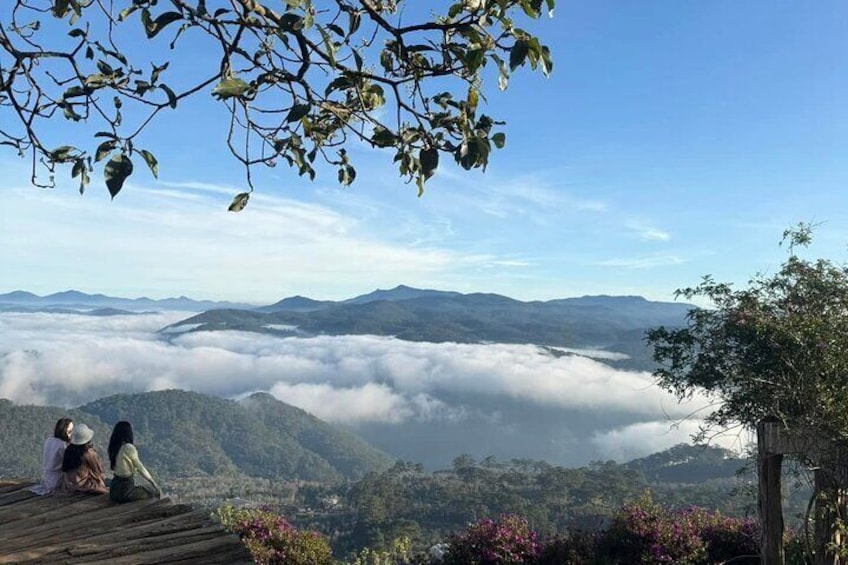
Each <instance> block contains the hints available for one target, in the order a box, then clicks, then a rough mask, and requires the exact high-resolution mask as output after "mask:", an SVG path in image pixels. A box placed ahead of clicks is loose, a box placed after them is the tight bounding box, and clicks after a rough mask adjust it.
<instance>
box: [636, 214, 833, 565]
mask: <svg viewBox="0 0 848 565" xmlns="http://www.w3.org/2000/svg"><path fill="white" fill-rule="evenodd" d="M783 241H784V243H788V248H789V257H788V259H787V260H786V261H785V262H784V263H783V264H782V265H781V267H780V269H779V270H778V271H777V272H776V273H775V274H773V275H770V276H767V275H757V276H755V277H754V278H753V279H752V280H750V281H749V283H748V286H747V288H744V289H741V290H733V289H732V287H731V286H730V285H728V284H722V283H717V282H715V281H714V280H713V279H712V278H710V277H705V278H704V280H703V281H702V282H701V284H700V285H698V286H696V287H694V288H687V289H684V290H681V291H678V294H679V295H682V296H684V297H686V298H687V299H692V298H695V297H701V298H704V299H706V300H707V301H709V302H710V303H711V307H708V308H701V309H695V310H692V311H691V312H690V313H689V316H688V325H687V326H686V327H684V328H679V329H667V328H659V329H655V330H652V331H650V332H649V333H648V342H649V344H650V345H652V346H653V347H654V358H655V360H656V361H657V362H658V363H660V365H661V367H660V368H659V369H658V370H657V371H656V372H655V373H654V376H655V377H656V379H657V382H658V383H659V385H660V386H661V387H663V388H664V389H666V390H668V391H671V392H673V393H675V394H676V395H677V396H678V397H679V398H680V399H684V398H687V397H691V396H692V395H693V394H695V393H696V392H700V393H704V394H706V395H708V396H709V397H711V398H713V399H714V400H715V401H716V404H715V405H714V407H713V408H714V411H713V412H711V413H710V414H708V415H707V416H706V422H707V425H708V427H711V428H725V427H727V426H729V425H732V424H737V425H739V424H741V425H743V426H745V427H747V428H749V429H754V428H755V427H756V426H757V424H758V422H760V421H761V420H766V421H769V420H771V421H775V420H776V421H777V422H779V423H780V427H781V429H782V431H784V432H787V437H794V438H796V441H795V442H794V443H795V444H796V445H794V446H793V452H795V453H796V455H795V456H796V457H798V458H800V459H801V460H804V461H810V462H812V463H813V464H814V466H815V487H814V489H815V490H814V499H815V503H816V508H817V511H816V516H817V519H816V540H817V542H816V543H817V544H818V547H819V554H820V555H819V558H820V559H823V558H825V557H826V556H830V557H833V556H834V555H842V556H846V554H848V547H846V545H845V541H844V540H845V539H846V537H845V534H846V533H848V529H846V523H848V522H846V521H845V518H844V516H845V515H846V512H848V507H846V505H845V501H846V498H845V497H844V489H846V488H848V481H846V470H848V461H846V453H848V451H846V446H848V443H846V441H848V267H846V266H845V265H837V264H835V263H833V262H831V261H828V260H824V259H818V260H806V259H803V258H801V257H799V256H798V254H797V253H796V251H797V250H798V249H799V248H800V247H806V246H808V245H809V244H810V242H811V230H810V226H808V225H805V224H800V225H799V226H798V227H797V228H795V229H790V230H787V231H786V232H784V239H783ZM781 457H782V455H781ZM840 539H841V540H842V541H840ZM831 553H832V555H831ZM817 562H818V561H817ZM832 562H835V561H832Z"/></svg>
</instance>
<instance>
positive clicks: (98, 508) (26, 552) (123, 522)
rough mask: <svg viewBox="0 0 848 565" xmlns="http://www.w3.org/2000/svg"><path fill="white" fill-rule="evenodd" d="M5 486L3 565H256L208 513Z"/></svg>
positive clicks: (0, 529) (164, 503)
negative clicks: (24, 490) (47, 493)
mask: <svg viewBox="0 0 848 565" xmlns="http://www.w3.org/2000/svg"><path fill="white" fill-rule="evenodd" d="M29 484H30V483H22V482H21V483H15V482H3V483H0V488H2V489H3V491H2V492H0V501H5V504H0V524H2V526H0V564H11V563H15V564H19V565H24V564H26V565H44V564H48V563H49V564H65V565H75V564H80V565H81V564H93V563H99V564H102V565H105V564H107V563H108V564H109V565H129V564H135V565H152V564H156V563H161V564H166V563H167V564H169V565H178V564H179V565H191V564H198V565H199V564H204V565H232V564H239V565H241V564H244V565H247V564H250V563H253V560H252V559H251V557H250V554H249V552H248V551H247V549H246V548H245V547H244V545H243V544H242V543H241V541H240V540H239V539H238V537H237V536H235V535H233V534H229V533H227V532H226V531H225V530H224V528H223V527H222V526H221V525H220V524H218V523H217V522H215V521H214V520H213V519H212V518H211V517H210V515H209V513H208V512H205V511H200V510H194V509H193V508H192V507H190V506H188V505H184V504H174V503H172V502H171V501H170V500H168V499H162V500H156V499H148V500H143V501H138V502H132V503H127V504H115V503H113V502H111V501H110V500H109V499H108V497H107V496H105V495H82V494H80V495H65V496H51V497H40V496H36V495H34V494H32V493H29V492H22V491H21V489H22V488H25V487H26V486H29Z"/></svg>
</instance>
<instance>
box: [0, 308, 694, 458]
mask: <svg viewBox="0 0 848 565" xmlns="http://www.w3.org/2000/svg"><path fill="white" fill-rule="evenodd" d="M182 317H185V316H182V315H181V314H178V313H176V314H175V313H169V314H155V315H138V316H114V317H90V316H82V315H80V316H77V315H56V314H0V398H8V399H10V400H12V401H14V402H16V403H31V404H51V405H62V406H69V407H70V406H77V405H80V404H83V403H85V402H88V401H90V400H93V399H95V398H99V397H102V396H107V395H109V394H114V393H116V392H141V391H148V390H159V389H167V388H180V389H187V390H195V391H198V392H204V393H208V394H212V395H216V396H222V397H239V396H241V395H245V394H247V393H250V392H255V391H268V392H270V393H272V394H273V395H274V396H276V397H277V398H279V399H280V400H282V401H284V402H287V403H289V404H292V405H295V406H298V407H300V408H303V409H304V410H307V411H308V412H311V413H313V414H314V415H316V416H318V417H319V418H322V419H324V420H327V421H330V422H335V423H339V424H344V425H348V426H350V427H352V428H353V429H354V430H356V431H358V432H359V433H361V434H362V435H363V437H364V438H365V439H366V440H369V441H371V442H372V443H374V444H375V445H377V446H378V447H380V448H382V449H384V450H386V451H388V452H389V453H391V454H393V455H396V456H398V457H402V458H404V459H409V460H414V461H423V462H425V464H427V465H428V466H440V465H445V464H448V463H449V462H450V461H451V459H452V458H453V457H455V456H456V455H459V454H460V453H470V454H472V455H474V456H476V457H484V456H486V455H489V454H493V455H496V456H497V457H498V458H512V457H529V458H536V459H547V460H549V461H551V462H555V463H561V464H567V465H577V464H585V463H586V462H588V461H589V460H593V459H603V458H616V459H626V458H630V457H635V456H639V455H643V454H646V453H648V452H652V451H655V450H658V449H661V448H664V447H667V446H670V445H673V444H676V443H679V442H681V441H686V440H687V439H688V437H689V434H690V433H691V432H692V431H693V430H694V429H695V426H696V423H694V422H693V423H686V424H685V425H683V426H680V427H677V428H673V427H672V423H673V422H672V421H671V420H670V419H679V418H683V417H685V416H687V415H689V414H691V413H692V412H693V411H695V410H696V408H698V406H700V405H703V404H705V402H704V400H703V399H696V400H695V401H693V402H692V403H688V404H686V405H682V406H681V405H678V404H677V402H676V401H675V400H674V399H673V398H672V397H670V396H669V395H667V394H665V393H663V392H662V391H660V390H658V389H657V388H656V387H655V386H653V384H652V380H651V377H650V374H648V373H637V372H628V371H621V370H616V369H613V368H611V367H609V366H607V365H605V364H603V362H602V359H597V360H595V359H592V358H590V357H588V356H586V355H591V354H592V352H591V351H589V352H583V355H577V354H569V355H564V356H555V355H552V354H551V353H550V352H546V351H544V350H542V349H541V348H538V347H536V346H532V345H504V344H486V345H482V344H481V345H470V344H454V343H443V344H434V343H416V342H406V341H401V340H397V339H393V338H388V337H376V336H337V337H331V336H322V337H314V338H279V337H274V336H270V335H262V334H253V333H244V332H232V331H227V332H194V333H184V334H169V335H162V334H157V333H156V331H157V330H159V329H160V328H162V327H164V326H166V325H167V324H169V323H172V322H175V321H177V320H179V319H181V318H182ZM603 355H605V354H599V357H601V356H603Z"/></svg>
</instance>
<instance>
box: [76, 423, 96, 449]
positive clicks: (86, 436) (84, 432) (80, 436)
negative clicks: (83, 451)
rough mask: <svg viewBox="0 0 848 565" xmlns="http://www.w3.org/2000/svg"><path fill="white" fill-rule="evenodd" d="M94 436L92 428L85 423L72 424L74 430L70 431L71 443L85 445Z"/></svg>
mask: <svg viewBox="0 0 848 565" xmlns="http://www.w3.org/2000/svg"><path fill="white" fill-rule="evenodd" d="M93 437H94V430H92V429H91V428H89V427H88V426H86V425H85V424H77V425H76V426H74V431H73V432H72V433H71V443H72V444H73V445H85V444H87V443H88V442H90V441H91V438H93Z"/></svg>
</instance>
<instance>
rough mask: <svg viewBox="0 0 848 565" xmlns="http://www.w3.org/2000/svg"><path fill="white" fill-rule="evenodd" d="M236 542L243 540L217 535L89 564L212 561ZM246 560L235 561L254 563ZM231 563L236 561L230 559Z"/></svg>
mask: <svg viewBox="0 0 848 565" xmlns="http://www.w3.org/2000/svg"><path fill="white" fill-rule="evenodd" d="M234 544H237V545H239V546H241V542H240V541H238V540H237V539H235V540H234V539H232V537H230V536H226V537H223V536H221V537H217V538H215V539H213V540H205V541H200V542H194V543H188V544H184V545H181V546H175V547H168V548H164V549H158V548H157V549H152V550H151V551H145V552H143V553H137V554H135V555H128V556H122V557H117V556H116V557H115V558H114V559H110V560H105V561H91V562H88V565H170V564H172V563H174V562H178V561H182V562H184V563H196V564H200V563H210V557H212V556H214V555H216V554H217V553H219V552H222V551H232V548H233V546H234ZM239 551H240V552H243V553H242V554H243V555H247V549H246V548H245V547H244V546H241V548H240V549H239ZM245 559H246V560H245V561H236V562H235V563H253V561H252V560H251V559H249V557H246V558H245ZM230 563H234V562H233V561H230Z"/></svg>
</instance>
